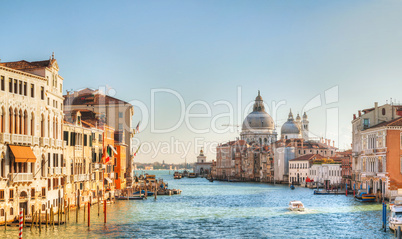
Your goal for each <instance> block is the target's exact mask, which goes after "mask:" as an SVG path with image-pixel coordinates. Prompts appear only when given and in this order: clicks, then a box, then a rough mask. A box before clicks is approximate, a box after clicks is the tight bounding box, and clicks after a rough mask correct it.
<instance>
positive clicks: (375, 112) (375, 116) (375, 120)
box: [374, 102, 378, 124]
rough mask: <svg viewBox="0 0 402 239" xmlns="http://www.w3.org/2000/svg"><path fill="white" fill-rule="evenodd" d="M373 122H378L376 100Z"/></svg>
mask: <svg viewBox="0 0 402 239" xmlns="http://www.w3.org/2000/svg"><path fill="white" fill-rule="evenodd" d="M374 124H378V102H374Z"/></svg>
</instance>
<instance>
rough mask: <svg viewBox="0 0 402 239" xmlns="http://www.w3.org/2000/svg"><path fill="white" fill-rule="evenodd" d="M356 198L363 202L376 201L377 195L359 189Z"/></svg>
mask: <svg viewBox="0 0 402 239" xmlns="http://www.w3.org/2000/svg"><path fill="white" fill-rule="evenodd" d="M355 198H356V199H357V200H359V201H362V202H374V201H375V195H374V194H372V193H367V192H366V191H360V190H359V191H358V192H357V194H356V196H355Z"/></svg>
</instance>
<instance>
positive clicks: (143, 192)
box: [133, 190, 154, 196]
mask: <svg viewBox="0 0 402 239" xmlns="http://www.w3.org/2000/svg"><path fill="white" fill-rule="evenodd" d="M146 193H147V194H148V195H147V196H153V195H154V193H153V192H152V191H147V192H146ZM141 195H145V190H141V192H140V191H137V192H134V193H133V196H141Z"/></svg>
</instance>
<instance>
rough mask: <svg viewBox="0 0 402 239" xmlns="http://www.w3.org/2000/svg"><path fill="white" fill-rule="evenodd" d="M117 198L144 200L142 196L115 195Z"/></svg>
mask: <svg viewBox="0 0 402 239" xmlns="http://www.w3.org/2000/svg"><path fill="white" fill-rule="evenodd" d="M116 199H117V200H144V199H145V197H144V196H129V197H127V196H118V197H116Z"/></svg>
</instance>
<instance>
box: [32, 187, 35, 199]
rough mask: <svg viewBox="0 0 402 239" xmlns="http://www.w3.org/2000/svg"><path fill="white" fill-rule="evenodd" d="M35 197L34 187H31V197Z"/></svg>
mask: <svg viewBox="0 0 402 239" xmlns="http://www.w3.org/2000/svg"><path fill="white" fill-rule="evenodd" d="M34 197H35V188H31V198H34Z"/></svg>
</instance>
